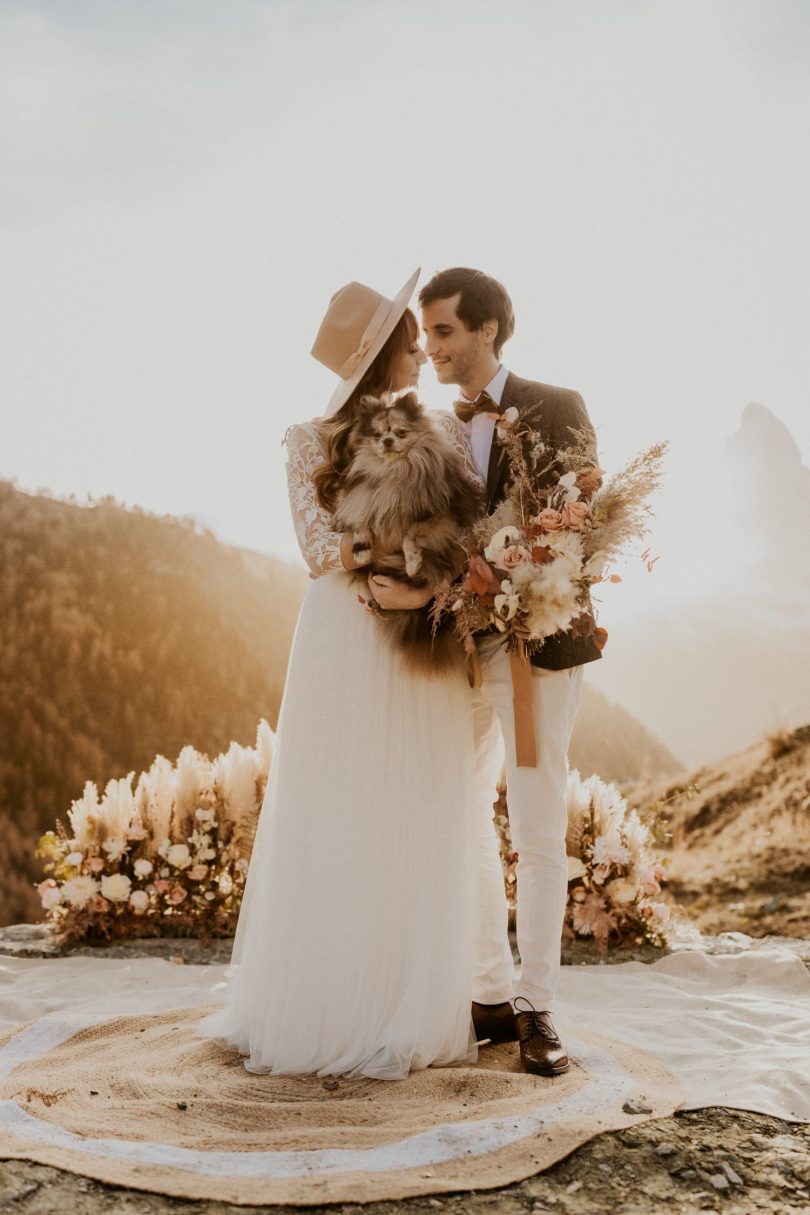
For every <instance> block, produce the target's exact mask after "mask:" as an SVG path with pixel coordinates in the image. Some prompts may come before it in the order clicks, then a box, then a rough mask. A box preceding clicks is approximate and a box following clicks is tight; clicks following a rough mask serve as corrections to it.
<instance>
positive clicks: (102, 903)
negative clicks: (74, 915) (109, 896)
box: [87, 894, 110, 911]
mask: <svg viewBox="0 0 810 1215" xmlns="http://www.w3.org/2000/svg"><path fill="white" fill-rule="evenodd" d="M109 909H110V904H109V903H108V902H107V900H106V899H105V898H104V896H103V895H101V894H94V895H93V897H92V898H91V899H89V900H88V902H87V910H88V911H109Z"/></svg>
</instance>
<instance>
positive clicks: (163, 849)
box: [158, 836, 172, 857]
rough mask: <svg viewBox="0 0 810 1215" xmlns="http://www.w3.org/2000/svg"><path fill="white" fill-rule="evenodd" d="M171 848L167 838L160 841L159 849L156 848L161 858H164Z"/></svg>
mask: <svg viewBox="0 0 810 1215" xmlns="http://www.w3.org/2000/svg"><path fill="white" fill-rule="evenodd" d="M171 846H172V841H171V840H170V839H169V837H168V836H166V838H165V840H161V841H160V847H159V848H158V854H159V855H160V856H162V857H165V856H166V853H167V852H168V851H169V849H170V848H171Z"/></svg>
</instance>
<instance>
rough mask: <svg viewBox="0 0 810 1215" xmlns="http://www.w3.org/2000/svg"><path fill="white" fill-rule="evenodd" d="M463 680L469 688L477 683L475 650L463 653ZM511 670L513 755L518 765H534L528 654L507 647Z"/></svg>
mask: <svg viewBox="0 0 810 1215" xmlns="http://www.w3.org/2000/svg"><path fill="white" fill-rule="evenodd" d="M466 665H467V680H468V682H469V685H470V687H471V688H480V687H481V659H480V658H479V657H478V651H477V650H473V651H472V653H470V654H468V655H467V661H466ZM509 667H510V669H511V672H512V700H513V705H514V710H513V711H514V714H515V759H516V761H517V766H518V767H519V768H536V767H537V738H536V735H535V731H534V704H533V701H532V667H531V663H530V662H529V659H528V657H525V658H522V657H521V656H520V654H518V652H517V650H510V651H509Z"/></svg>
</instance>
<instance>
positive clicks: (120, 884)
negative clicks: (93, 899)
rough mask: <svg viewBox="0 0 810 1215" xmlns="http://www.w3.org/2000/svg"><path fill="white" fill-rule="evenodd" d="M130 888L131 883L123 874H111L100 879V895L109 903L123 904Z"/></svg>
mask: <svg viewBox="0 0 810 1215" xmlns="http://www.w3.org/2000/svg"><path fill="white" fill-rule="evenodd" d="M131 888H132V882H131V881H130V880H129V878H128V877H127V875H126V874H125V873H111V874H110V875H109V876H107V875H105V876H104V877H103V878H102V879H101V893H102V894H103V895H104V898H105V899H109V900H110V902H111V903H125V902H126V901H127V899H128V898H129V892H130V889H131Z"/></svg>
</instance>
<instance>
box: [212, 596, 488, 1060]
mask: <svg viewBox="0 0 810 1215" xmlns="http://www.w3.org/2000/svg"><path fill="white" fill-rule="evenodd" d="M470 713H471V698H470V694H469V688H468V686H467V682H466V678H465V677H464V674H463V673H462V672H460V671H459V672H458V673H451V674H449V675H442V676H441V677H435V676H433V677H432V676H429V675H418V674H412V673H410V672H409V671H407V670H406V669H405V668H404V666H403V663H402V660H401V658H400V656H399V655H398V654H396V653H395V652H394V651H393V649H392V648H391V647H390V646H389V645H388V644H387V642H386V639H385V633H384V625H383V624H382V623H381V622H380V621H378V620H376V619H374V618H373V617H372V616H371V615H370V614H369V613H368V612H365V611H364V610H363V609H362V607H361V606H360V605H359V603H358V599H357V584H356V583H353V582H352V581H351V579H350V578H349V576H348V575H346V574H343V573H331V574H327V575H324V576H322V577H320V578H318V579H316V580H315V581H314V582H313V583H312V585H311V586H310V587H309V589H308V591H307V594H306V597H305V599H304V604H303V606H302V609H301V614H300V617H299V620H298V624H297V627H296V632H295V637H294V640H293V646H292V651H291V655H290V664H289V670H288V674H287V683H286V687H285V691H284V698H283V702H282V707H281V714H280V717H279V724H278V731H277V735H276V748H275V752H274V756H273V761H272V765H271V770H270V778H269V781H268V784H267V789H266V793H265V798H264V803H263V805H262V809H261V814H260V817H259V823H258V827H257V832H256V838H255V841H254V846H253V852H252V855H251V860H250V868H249V870H248V875H247V880H246V885H245V892H244V898H243V902H242V909H241V913H240V916H239V921H238V924H237V928H236V935H235V939H234V948H233V952H232V955H231V963H230V967H229V968H228V970H227V972H226V977H227V983H226V991H225V1003H224V1006H223V1007H222V1008H221V1009H219V1010H217V1011H216V1012H214V1013H213V1014H211V1015H210V1016H208V1017H206V1018H205V1019H204V1020H203V1021H202V1022H200V1024H199V1027H198V1032H199V1033H200V1034H201V1035H202V1036H204V1037H207V1038H211V1039H213V1040H215V1041H218V1042H220V1043H221V1044H222V1045H227V1046H229V1047H232V1048H235V1049H236V1050H238V1051H239V1052H240V1053H241V1054H243V1055H246V1056H247V1058H246V1059H245V1061H244V1066H245V1067H246V1068H247V1069H248V1070H249V1071H251V1072H272V1073H274V1074H307V1073H317V1074H319V1075H349V1076H353V1075H364V1076H374V1077H378V1078H381V1079H397V1078H401V1077H404V1076H406V1075H407V1074H408V1072H409V1071H410V1070H411V1069H416V1068H423V1067H428V1066H430V1065H439V1064H450V1063H453V1062H460V1061H463V1060H466V1061H471V1060H473V1059H474V1058H475V1045H474V1036H473V1034H472V1025H471V1021H470V1001H471V970H472V959H471V927H472V917H471V906H470V904H471V865H470V860H469V852H468V842H467V822H466V807H467V802H468V781H469V780H470V774H471V773H472V754H471V749H472V728H471V721H470Z"/></svg>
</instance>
